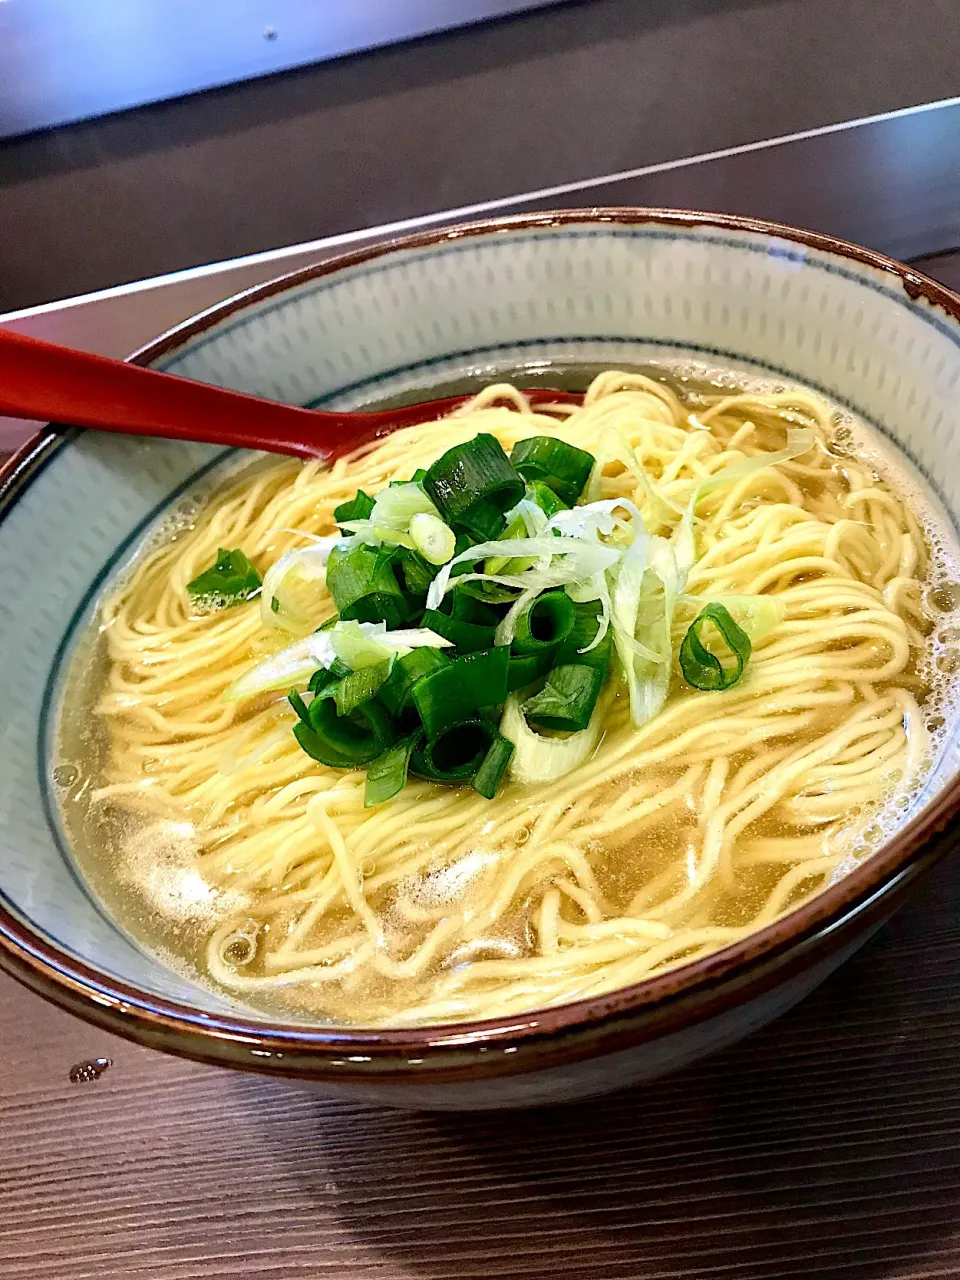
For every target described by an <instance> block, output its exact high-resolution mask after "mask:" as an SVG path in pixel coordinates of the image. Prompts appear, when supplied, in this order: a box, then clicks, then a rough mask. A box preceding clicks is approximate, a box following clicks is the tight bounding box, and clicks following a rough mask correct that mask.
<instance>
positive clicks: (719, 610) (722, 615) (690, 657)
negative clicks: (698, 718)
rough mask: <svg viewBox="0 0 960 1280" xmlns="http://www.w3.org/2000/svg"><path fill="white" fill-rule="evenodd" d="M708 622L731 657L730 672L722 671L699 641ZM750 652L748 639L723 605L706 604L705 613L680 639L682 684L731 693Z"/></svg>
mask: <svg viewBox="0 0 960 1280" xmlns="http://www.w3.org/2000/svg"><path fill="white" fill-rule="evenodd" d="M707 622H712V623H713V625H714V626H715V627H716V629H717V630H718V631H719V632H720V635H721V636H722V638H723V641H724V643H725V644H726V646H727V648H728V649H729V650H730V653H731V654H732V655H733V660H734V665H733V667H732V668H727V667H724V665H723V663H722V662H721V661H720V659H719V658H718V657H716V656H715V655H714V654H712V653H711V652H710V650H709V649H707V648H706V646H705V645H704V644H703V642H702V640H701V639H700V633H701V631H702V629H703V626H704V625H705V623H707ZM750 652H751V644H750V637H749V636H748V635H747V633H746V632H745V631H744V630H743V628H742V627H740V626H738V625H737V623H736V622H734V620H733V618H732V617H731V616H730V613H729V611H728V610H727V609H725V608H724V607H723V605H722V604H708V605H707V606H706V608H705V609H701V610H700V613H699V614H698V615H697V617H696V618H695V620H694V621H693V622H692V623H691V624H690V628H689V630H688V631H687V634H686V635H685V636H684V637H683V642H682V644H681V645H680V670H681V671H682V672H683V678H684V680H686V682H687V684H689V685H693V687H694V689H704V690H706V689H731V688H733V686H734V685H735V684H736V683H737V681H738V680H740V678H741V677H742V676H743V671H744V667H745V666H746V665H747V661H748V659H749V657H750Z"/></svg>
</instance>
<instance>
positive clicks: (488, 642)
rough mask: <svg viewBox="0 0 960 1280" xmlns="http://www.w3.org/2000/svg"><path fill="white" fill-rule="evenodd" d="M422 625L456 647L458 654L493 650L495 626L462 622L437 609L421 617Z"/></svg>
mask: <svg viewBox="0 0 960 1280" xmlns="http://www.w3.org/2000/svg"><path fill="white" fill-rule="evenodd" d="M423 625H424V626H425V627H428V628H429V629H430V630H431V631H435V632H436V633H437V635H438V636H443V638H444V640H449V641H450V643H451V644H454V645H456V647H457V650H458V652H459V653H476V652H477V650H478V649H492V648H493V637H494V633H495V631H496V627H495V626H491V627H485V626H479V625H478V624H477V623H475V622H464V621H463V619H462V618H451V617H450V616H449V614H446V613H441V612H440V610H439V609H428V610H427V611H426V613H425V614H424V615H423Z"/></svg>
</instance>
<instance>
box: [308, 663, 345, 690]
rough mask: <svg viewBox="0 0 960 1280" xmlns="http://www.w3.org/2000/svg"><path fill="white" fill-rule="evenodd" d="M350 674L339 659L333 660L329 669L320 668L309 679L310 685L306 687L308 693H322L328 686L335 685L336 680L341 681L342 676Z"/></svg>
mask: <svg viewBox="0 0 960 1280" xmlns="http://www.w3.org/2000/svg"><path fill="white" fill-rule="evenodd" d="M349 674H350V668H349V667H348V666H347V664H346V663H345V662H341V661H340V659H339V658H334V660H333V662H331V664H330V666H329V667H320V668H319V670H317V671H315V672H314V673H313V675H312V676H311V677H310V683H309V684H308V685H307V692H308V693H322V692H323V691H324V689H327V688H329V686H330V685H332V684H336V683H337V681H338V680H342V679H343V677H344V676H348V675H349Z"/></svg>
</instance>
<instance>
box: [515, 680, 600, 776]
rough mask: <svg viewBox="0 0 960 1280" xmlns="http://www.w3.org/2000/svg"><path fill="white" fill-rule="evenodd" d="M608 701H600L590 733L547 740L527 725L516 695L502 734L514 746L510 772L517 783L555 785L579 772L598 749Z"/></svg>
mask: <svg viewBox="0 0 960 1280" xmlns="http://www.w3.org/2000/svg"><path fill="white" fill-rule="evenodd" d="M603 705H604V699H603V698H601V699H599V700H598V702H597V705H596V707H594V710H593V715H592V716H591V717H590V723H589V724H588V725H587V727H586V729H582V730H581V731H580V732H579V733H571V734H570V735H569V736H568V737H566V738H545V737H543V735H542V734H539V733H536V732H535V731H534V730H533V729H531V728H530V726H529V725H528V724H527V720H526V717H525V716H524V714H523V711H522V709H521V706H520V699H519V697H518V695H517V694H516V693H511V694H509V695H508V696H507V700H506V702H505V703H504V705H503V717H502V719H501V721H500V732H501V733H502V734H503V736H504V737H505V738H507V739H508V740H509V741H510V742H512V743H513V748H514V750H513V756H512V758H511V760H510V766H509V772H510V776H511V778H515V779H516V781H517V782H523V783H535V782H552V781H553V780H554V779H555V778H563V777H565V776H566V774H568V773H572V772H573V770H574V769H578V768H579V767H580V765H582V764H583V763H584V762H585V761H586V760H588V759H589V757H590V756H591V755H592V753H593V751H594V749H595V748H596V745H597V742H598V741H599V738H600V730H601V728H602V726H603V717H604V714H605V712H604V709H603Z"/></svg>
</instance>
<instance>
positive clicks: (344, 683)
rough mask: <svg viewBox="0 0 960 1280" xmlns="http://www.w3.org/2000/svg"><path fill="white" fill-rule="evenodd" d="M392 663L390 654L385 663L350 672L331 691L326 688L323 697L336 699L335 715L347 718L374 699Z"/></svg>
mask: <svg viewBox="0 0 960 1280" xmlns="http://www.w3.org/2000/svg"><path fill="white" fill-rule="evenodd" d="M394 661H395V659H394V657H393V655H392V654H391V656H390V657H389V658H388V659H387V660H386V661H385V662H378V663H377V665H376V666H375V667H361V668H360V669H359V670H358V671H351V672H349V673H348V674H347V675H345V676H344V677H343V679H342V680H339V681H338V682H337V684H336V685H334V687H333V688H332V689H330V688H329V687H328V688H327V689H326V690H325V691H324V696H326V697H330V696H332V697H334V698H335V699H336V702H337V715H338V716H347V715H349V714H350V712H351V711H356V709H357V707H360V706H362V705H363V704H364V703H365V702H369V701H370V699H371V698H375V697H376V696H377V694H378V693H379V692H380V689H381V687H382V686H383V685H384V684H385V683H386V681H387V678H388V677H389V675H390V671H391V668H392V667H393V663H394Z"/></svg>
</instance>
